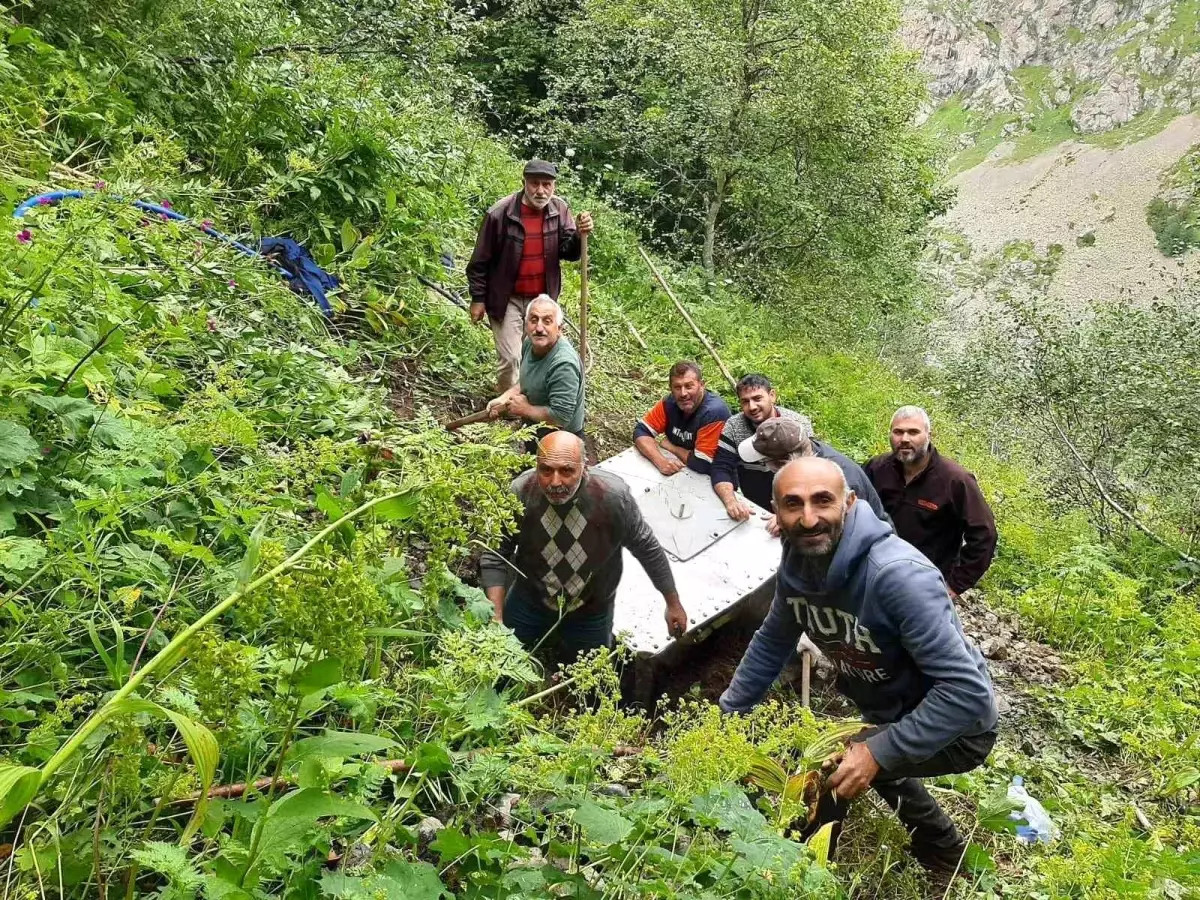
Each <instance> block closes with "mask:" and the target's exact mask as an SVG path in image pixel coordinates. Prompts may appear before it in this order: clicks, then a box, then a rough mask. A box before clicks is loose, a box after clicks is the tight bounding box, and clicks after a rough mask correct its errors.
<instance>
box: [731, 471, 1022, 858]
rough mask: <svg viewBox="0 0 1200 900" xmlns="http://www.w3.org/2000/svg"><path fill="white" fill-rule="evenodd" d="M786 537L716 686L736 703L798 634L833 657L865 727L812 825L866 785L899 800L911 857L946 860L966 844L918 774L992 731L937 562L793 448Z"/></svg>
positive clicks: (981, 678) (749, 696)
mask: <svg viewBox="0 0 1200 900" xmlns="http://www.w3.org/2000/svg"><path fill="white" fill-rule="evenodd" d="M774 497H775V512H776V515H777V516H778V519H779V527H780V531H781V532H782V534H783V537H784V547H783V557H782V560H781V561H780V565H779V573H778V578H777V581H776V588H775V600H774V602H773V603H772V605H771V611H770V612H769V613H768V614H767V618H766V620H765V621H764V622H763V624H762V626H761V627H760V628H759V629H758V631H757V632H755V634H754V637H753V639H752V640H751V641H750V646H749V647H747V648H746V654H745V656H743V657H742V661H741V663H739V664H738V667H737V671H736V672H734V674H733V680H732V682H731V683H730V685H729V687H728V688H727V689H726V691H725V693H724V694H722V695H721V699H720V705H721V709H723V710H724V711H725V712H745V711H746V710H748V709H750V708H751V707H752V706H754V705H755V704H756V703H758V702H759V701H760V700H762V698H763V696H764V695H765V694H766V693H767V690H768V689H769V688H770V686H771V684H772V683H773V682H774V680H775V678H776V677H777V676H778V675H779V672H780V669H782V667H783V665H784V663H785V662H786V661H787V659H788V657H789V656H790V655H791V654H792V652H793V651H794V650H795V648H796V641H797V639H798V638H799V637H800V635H801V633H804V632H807V633H808V636H809V638H810V639H811V640H812V641H813V642H814V643H815V644H816V645H817V646H818V647H819V648H820V649H821V652H822V653H823V654H825V656H827V657H828V658H829V659H830V660H831V661H832V663H833V666H834V668H835V670H836V671H837V673H838V678H837V687H838V690H839V691H841V693H843V694H844V695H845V696H846V697H848V698H849V699H850V700H851V701H853V702H854V703H855V705H857V706H858V708H859V710H860V711H861V712H862V715H863V718H864V719H865V720H866V722H867V724H868V726H869V727H867V728H865V729H864V730H863V732H862V733H860V734H859V735H858V736H857V737H855V738H853V739H852V740H851V742H850V743H849V744H848V746H847V749H846V750H845V751H844V753H843V754H841V755H840V757H839V758H838V759H837V770H836V771H835V772H834V773H833V774H832V775H831V776H830V777H829V779H828V781H827V783H826V788H827V789H828V791H827V792H826V793H824V794H823V795H822V797H821V799H820V801H819V802H818V806H817V815H816V818H815V820H814V821H813V822H812V823H811V824H810V825H809V830H810V831H815V830H816V829H818V828H820V827H821V826H822V825H824V824H826V823H828V822H834V823H836V824H835V827H834V834H833V839H834V841H836V839H837V832H838V831H839V830H840V823H841V821H842V819H843V818H844V817H845V815H846V812H847V811H848V801H849V800H852V799H853V798H854V797H856V796H858V794H860V793H862V791H864V790H865V789H866V788H867V787H868V786H870V787H872V788H874V790H875V792H876V793H878V794H879V795H880V796H881V797H882V798H883V799H884V800H885V801H887V803H888V805H889V806H890V807H891V808H892V809H893V810H895V811H896V814H897V815H898V816H899V818H900V821H901V822H903V823H904V825H905V827H906V828H908V830H909V833H910V834H911V836H912V850H913V854H914V855H915V856H916V857H917V859H918V860H919V861H920V862H921V863H922V864H923V865H924V866H926V867H927V868H929V869H932V870H935V871H943V872H944V871H952V870H953V869H954V868H955V867H956V866H958V864H959V860H960V859H961V857H962V854H963V852H964V851H965V849H966V846H965V844H964V842H963V839H962V836H961V835H960V834H959V833H958V830H957V829H956V828H955V827H954V823H953V822H951V821H950V819H949V818H948V817H947V816H946V814H945V813H944V812H942V810H941V808H940V807H938V805H937V802H936V801H935V800H934V799H933V797H932V796H930V794H929V792H928V791H927V790H926V789H925V787H924V786H923V785H922V784H921V782H920V780H919V779H921V778H928V777H934V776H938V775H948V774H951V773H955V772H966V771H968V770H970V769H973V768H975V767H976V766H978V765H980V764H981V763H982V762H983V761H984V760H985V759H986V758H987V755H988V753H989V752H990V751H991V748H992V744H993V743H994V742H995V740H996V730H995V729H996V721H997V718H998V715H997V709H996V698H995V694H994V693H993V691H992V682H991V678H990V677H989V676H988V672H987V667H986V665H985V664H984V661H983V657H982V655H981V654H980V653H979V651H978V650H977V649H976V648H975V646H974V645H972V644H971V642H970V641H969V640H968V639H967V637H966V635H965V634H963V630H962V624H961V623H960V622H959V619H958V614H957V613H956V612H955V610H954V605H953V604H952V603H951V602H950V596H949V594H948V593H947V591H946V585H945V582H944V581H943V580H942V576H941V574H940V573H939V572H938V570H937V569H936V568H935V567H934V566H933V564H932V563H930V562H929V560H927V559H926V558H925V557H924V556H922V555H921V554H920V553H919V552H918V551H917V550H916V549H914V548H913V547H912V546H911V545H910V544H908V543H906V542H905V541H903V540H901V539H900V538H899V537H897V536H896V533H895V532H894V531H893V530H892V527H891V526H890V525H888V524H885V523H883V522H881V521H880V520H879V519H878V518H877V517H876V516H875V514H874V513H873V512H872V511H871V508H870V507H869V506H868V505H867V504H866V503H856V502H855V500H856V498H855V496H854V493H853V492H852V491H850V490H849V489H848V488H847V486H846V478H845V476H844V475H843V474H842V470H841V469H840V468H838V466H837V465H836V464H834V463H832V462H830V461H828V460H823V459H818V458H815V457H809V458H805V459H798V460H795V461H793V462H791V463H789V464H788V465H787V466H785V467H784V468H783V469H781V470H780V472H779V474H778V475H776V477H775V482H774Z"/></svg>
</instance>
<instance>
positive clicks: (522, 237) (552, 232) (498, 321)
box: [467, 159, 592, 394]
mask: <svg viewBox="0 0 1200 900" xmlns="http://www.w3.org/2000/svg"><path fill="white" fill-rule="evenodd" d="M524 174H525V184H524V187H522V189H521V190H519V191H517V192H516V193H515V194H510V195H509V196H507V197H505V198H504V199H502V200H499V201H498V202H496V203H495V204H494V205H493V206H492V207H491V209H489V210H488V211H487V215H486V216H484V219H483V225H482V227H481V228H480V229H479V237H478V238H477V239H476V241H475V251H474V252H473V253H472V254H471V260H470V262H468V263H467V282H468V285H469V287H470V291H471V319H472V320H473V321H475V322H481V321H483V317H484V315H485V314H486V315H487V317H488V324H489V325H490V326H491V329H492V337H493V339H494V340H495V342H496V355H497V356H498V357H499V360H500V367H499V375H498V379H497V381H498V385H497V392H498V393H501V394H502V393H504V392H505V391H507V390H508V389H509V388H510V387H512V386H513V385H514V384H516V383H517V379H518V378H519V372H520V367H521V338H522V336H523V328H524V321H525V308H526V307H527V306H528V305H529V301H531V300H532V299H533V298H534V297H537V296H538V295H540V294H548V295H549V296H550V299H551V300H557V299H558V295H559V292H560V291H561V290H562V270H561V269H560V267H559V260H563V259H566V260H577V259H579V248H580V244H579V235H580V234H588V233H590V232H591V230H592V215H591V213H586V212H581V213H580V214H579V225H578V228H577V227H576V224H575V220H574V219H573V218H571V211H570V210H569V209H568V208H567V204H566V203H565V202H564V201H563V200H561V199H560V198H558V197H556V196H554V189H555V186H556V184H557V180H556V179H557V177H558V169H557V168H556V167H555V166H554V164H553V163H548V162H546V161H545V160H542V159H534V160H530V161H529V163H528V164H526V166H525V173H524Z"/></svg>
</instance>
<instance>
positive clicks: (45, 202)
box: [13, 191, 333, 316]
mask: <svg viewBox="0 0 1200 900" xmlns="http://www.w3.org/2000/svg"><path fill="white" fill-rule="evenodd" d="M85 196H86V194H85V193H84V192H83V191H48V192H47V193H45V194H38V195H37V196H36V197H30V198H29V199H28V200H26V201H25V202H24V203H22V204H21V205H20V206H18V207H17V208H16V209H14V210H13V218H14V219H21V218H24V216H25V213H27V212H29V210H31V209H33V208H34V207H36V206H57V205H58V204H59V203H61V202H62V201H63V200H81V199H82V198H83V197H85ZM108 196H111V197H113V198H114V199H116V200H122V199H123V198H122V197H120V196H119V195H117V194H110V195H108ZM132 204H133V206H135V207H136V208H138V209H140V210H141V211H142V212H148V213H156V214H158V215H160V216H164V217H166V218H168V219H173V220H174V221H176V222H186V223H188V224H195V223H194V222H193V221H192V220H191V219H190V218H188V217H187V216H185V215H183V214H182V213H177V212H175V210H173V209H169V208H167V207H165V206H160V205H159V204H157V203H148V202H147V201H145V200H134V201H132ZM196 227H197V228H199V229H200V230H201V231H203V232H204V233H205V234H207V235H208V236H209V237H213V238H216V239H217V240H219V241H224V242H225V243H226V244H228V245H229V246H231V247H233V248H234V249H235V250H237V251H238V252H240V253H242V254H243V255H245V256H249V257H251V258H252V259H261V260H263V262H265V263H266V264H267V265H268V266H270V268H271V269H273V270H274V271H275V274H277V275H279V276H280V277H282V278H285V279H288V280H290V279H291V277H292V275H291V273H290V272H288V271H287V269H285V268H283V267H282V266H280V265H277V264H276V263H274V262H272V261H271V260H269V259H267V258H266V257H264V256H263V255H262V254H261V253H259V252H258V251H257V250H255V249H254V248H253V247H248V246H247V245H245V244H243V243H242V242H241V241H238V240H235V239H233V238H231V237H230V236H229V235H227V234H224V233H222V232H220V231H217V229H215V228H213V227H212V226H210V225H205V224H203V223H201V224H199V225H197V226H196ZM317 300H318V303H319V304H320V306H321V311H322V312H324V313H325V315H326V316H329V315H332V314H333V309H332V308H331V307H330V306H329V303H328V302H327V301H326V300H325V299H324V298H323V297H320V298H317Z"/></svg>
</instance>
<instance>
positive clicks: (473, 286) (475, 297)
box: [467, 213, 499, 304]
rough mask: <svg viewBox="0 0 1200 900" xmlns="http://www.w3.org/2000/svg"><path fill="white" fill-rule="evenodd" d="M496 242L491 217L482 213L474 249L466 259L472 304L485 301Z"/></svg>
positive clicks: (468, 286) (496, 234)
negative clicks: (481, 222)
mask: <svg viewBox="0 0 1200 900" xmlns="http://www.w3.org/2000/svg"><path fill="white" fill-rule="evenodd" d="M498 243H499V234H498V233H497V230H496V227H495V224H494V223H493V221H492V217H491V216H490V215H488V214H487V213H484V215H483V224H482V225H480V226H479V234H478V235H477V236H476V238H475V249H474V250H473V251H472V252H471V258H470V259H469V260H468V261H467V288H468V290H469V291H470V293H471V303H472V304H479V303H487V296H488V274H489V273H490V271H491V262H492V257H493V256H494V255H495V253H496V250H497V244H498Z"/></svg>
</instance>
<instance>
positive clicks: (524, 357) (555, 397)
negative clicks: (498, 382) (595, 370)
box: [521, 337, 583, 435]
mask: <svg viewBox="0 0 1200 900" xmlns="http://www.w3.org/2000/svg"><path fill="white" fill-rule="evenodd" d="M521 393H523V394H524V395H525V396H526V398H528V400H529V402H530V403H531V404H533V405H534V406H547V407H549V408H550V413H551V415H553V416H554V419H555V421H556V422H558V424H559V426H560V427H561V428H563V429H565V430H566V431H571V432H574V433H575V434H578V435H582V434H583V366H582V365H581V364H580V362H579V354H578V353H576V352H575V348H574V347H572V346H571V342H570V341H568V340H567V339H566V338H565V337H560V338H559V339H558V342H557V343H556V344H555V345H554V346H553V347H551V348H550V352H549V353H547V354H546V355H545V356H543V357H542V358H541V359H538V358H537V357H536V356H534V355H533V345H532V344H531V343H530V342H529V338H525V341H524V343H522V345H521Z"/></svg>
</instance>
